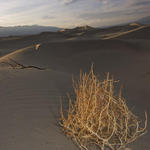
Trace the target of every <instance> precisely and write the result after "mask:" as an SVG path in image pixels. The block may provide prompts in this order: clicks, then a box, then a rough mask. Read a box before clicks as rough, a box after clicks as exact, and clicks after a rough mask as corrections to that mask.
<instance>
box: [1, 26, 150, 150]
mask: <svg viewBox="0 0 150 150" xmlns="http://www.w3.org/2000/svg"><path fill="white" fill-rule="evenodd" d="M118 28H119V29H118V30H119V31H120V28H121V27H118ZM111 31H113V34H114V33H115V32H118V31H116V30H113V29H112V30H111V29H105V30H104V31H101V30H100V31H94V30H91V31H89V32H87V33H86V32H84V33H82V34H80V36H77V35H79V34H74V32H73V34H70V32H68V31H67V33H66V34H65V33H56V34H53V33H43V34H39V35H34V36H25V37H9V38H5V39H3V38H1V39H0V55H1V57H0V150H77V149H78V147H77V146H76V145H75V144H74V143H73V142H72V141H71V140H70V139H69V138H67V137H66V136H65V135H64V134H63V133H62V131H61V128H60V126H59V123H58V121H59V109H60V98H61V99H62V102H63V107H64V109H67V106H68V101H67V98H66V93H67V92H70V93H71V94H72V95H73V88H72V76H74V78H75V79H77V78H78V77H79V73H80V69H82V70H83V71H86V72H88V71H89V70H90V66H91V64H92V63H93V64H94V68H95V72H96V73H97V74H98V75H99V77H100V79H103V78H104V77H105V75H106V73H107V72H110V74H111V75H113V76H114V78H115V79H116V80H120V85H121V86H122V87H123V91H122V92H123V95H124V97H125V99H126V102H127V104H128V106H129V108H130V109H132V111H133V112H134V113H135V114H137V115H139V116H140V117H141V119H144V111H147V113H148V131H149V130H150V125H149V116H150V109H149V108H150V51H149V48H150V27H147V28H140V29H139V30H136V31H134V32H131V33H130V32H129V33H128V34H126V35H124V34H123V35H122V34H121V35H120V32H119V36H115V38H112V32H111ZM110 33H111V36H110V38H108V39H107V40H106V39H105V40H104V39H103V38H102V37H106V35H107V37H108V35H110ZM69 34H70V35H69ZM102 34H103V36H100V35H102ZM104 34H105V36H104ZM81 35H83V36H81ZM90 35H91V36H90ZM115 35H116V34H115ZM140 35H141V36H140ZM100 37H101V38H100ZM36 44H40V46H39V47H38V49H37V50H36V49H35V46H36ZM11 59H12V60H15V61H17V62H19V63H21V64H23V65H26V66H30V65H32V66H36V67H40V68H44V70H39V69H36V68H25V69H20V68H12V67H11V66H10V65H9V64H7V63H6V62H9V63H11V64H12V63H14V62H12V61H11ZM149 140H150V134H149V132H148V133H147V134H146V135H144V136H143V137H141V138H139V139H137V141H135V142H134V143H132V144H131V145H129V147H130V148H131V149H132V150H149V149H150V144H149Z"/></svg>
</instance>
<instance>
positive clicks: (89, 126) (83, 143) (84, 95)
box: [60, 66, 147, 150]
mask: <svg viewBox="0 0 150 150" xmlns="http://www.w3.org/2000/svg"><path fill="white" fill-rule="evenodd" d="M116 84H117V85H118V81H114V79H113V78H110V75H109V73H108V74H107V78H106V79H105V80H103V81H100V80H99V79H98V77H97V76H96V75H95V74H94V71H93V66H92V67H91V71H90V73H89V74H87V73H82V72H81V73H80V79H79V81H78V82H75V81H74V80H73V88H74V92H75V99H74V100H72V99H71V97H70V96H68V99H69V109H68V111H67V113H64V112H63V108H62V105H61V112H60V114H61V119H60V120H61V121H60V125H61V126H62V129H63V131H64V133H65V135H67V136H69V137H70V138H72V140H74V141H75V143H76V144H77V145H78V146H79V147H80V149H83V150H93V149H100V150H105V149H110V150H120V149H125V148H126V146H127V145H128V144H129V143H131V142H133V141H135V140H136V139H137V138H138V137H140V136H142V135H143V134H145V133H146V127H147V114H146V113H145V117H146V119H145V121H144V122H143V124H141V121H140V120H139V119H138V117H137V116H135V115H134V114H133V113H132V112H131V111H130V110H129V108H128V106H127V104H126V102H125V99H124V98H123V97H122V95H121V92H119V94H118V95H116V94H115V91H116V89H115V87H116V86H115V85H116Z"/></svg>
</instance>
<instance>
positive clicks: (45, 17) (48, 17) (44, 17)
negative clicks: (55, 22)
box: [42, 15, 56, 20]
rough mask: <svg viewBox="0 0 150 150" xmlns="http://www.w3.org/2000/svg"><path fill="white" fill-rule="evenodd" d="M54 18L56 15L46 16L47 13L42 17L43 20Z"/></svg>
mask: <svg viewBox="0 0 150 150" xmlns="http://www.w3.org/2000/svg"><path fill="white" fill-rule="evenodd" d="M55 18H56V17H54V16H48V15H46V16H43V17H42V19H45V20H47V19H55Z"/></svg>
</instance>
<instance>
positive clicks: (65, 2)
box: [62, 0, 78, 5]
mask: <svg viewBox="0 0 150 150" xmlns="http://www.w3.org/2000/svg"><path fill="white" fill-rule="evenodd" d="M62 1H63V4H65V5H68V4H71V3H74V2H76V1H78V0H62Z"/></svg>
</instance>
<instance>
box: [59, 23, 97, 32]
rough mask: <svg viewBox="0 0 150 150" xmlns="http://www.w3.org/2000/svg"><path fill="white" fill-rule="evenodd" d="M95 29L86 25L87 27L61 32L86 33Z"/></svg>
mask: <svg viewBox="0 0 150 150" xmlns="http://www.w3.org/2000/svg"><path fill="white" fill-rule="evenodd" d="M93 29H94V28H93V27H90V26H88V25H86V26H79V27H75V28H72V29H62V30H60V32H85V31H90V30H93Z"/></svg>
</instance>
